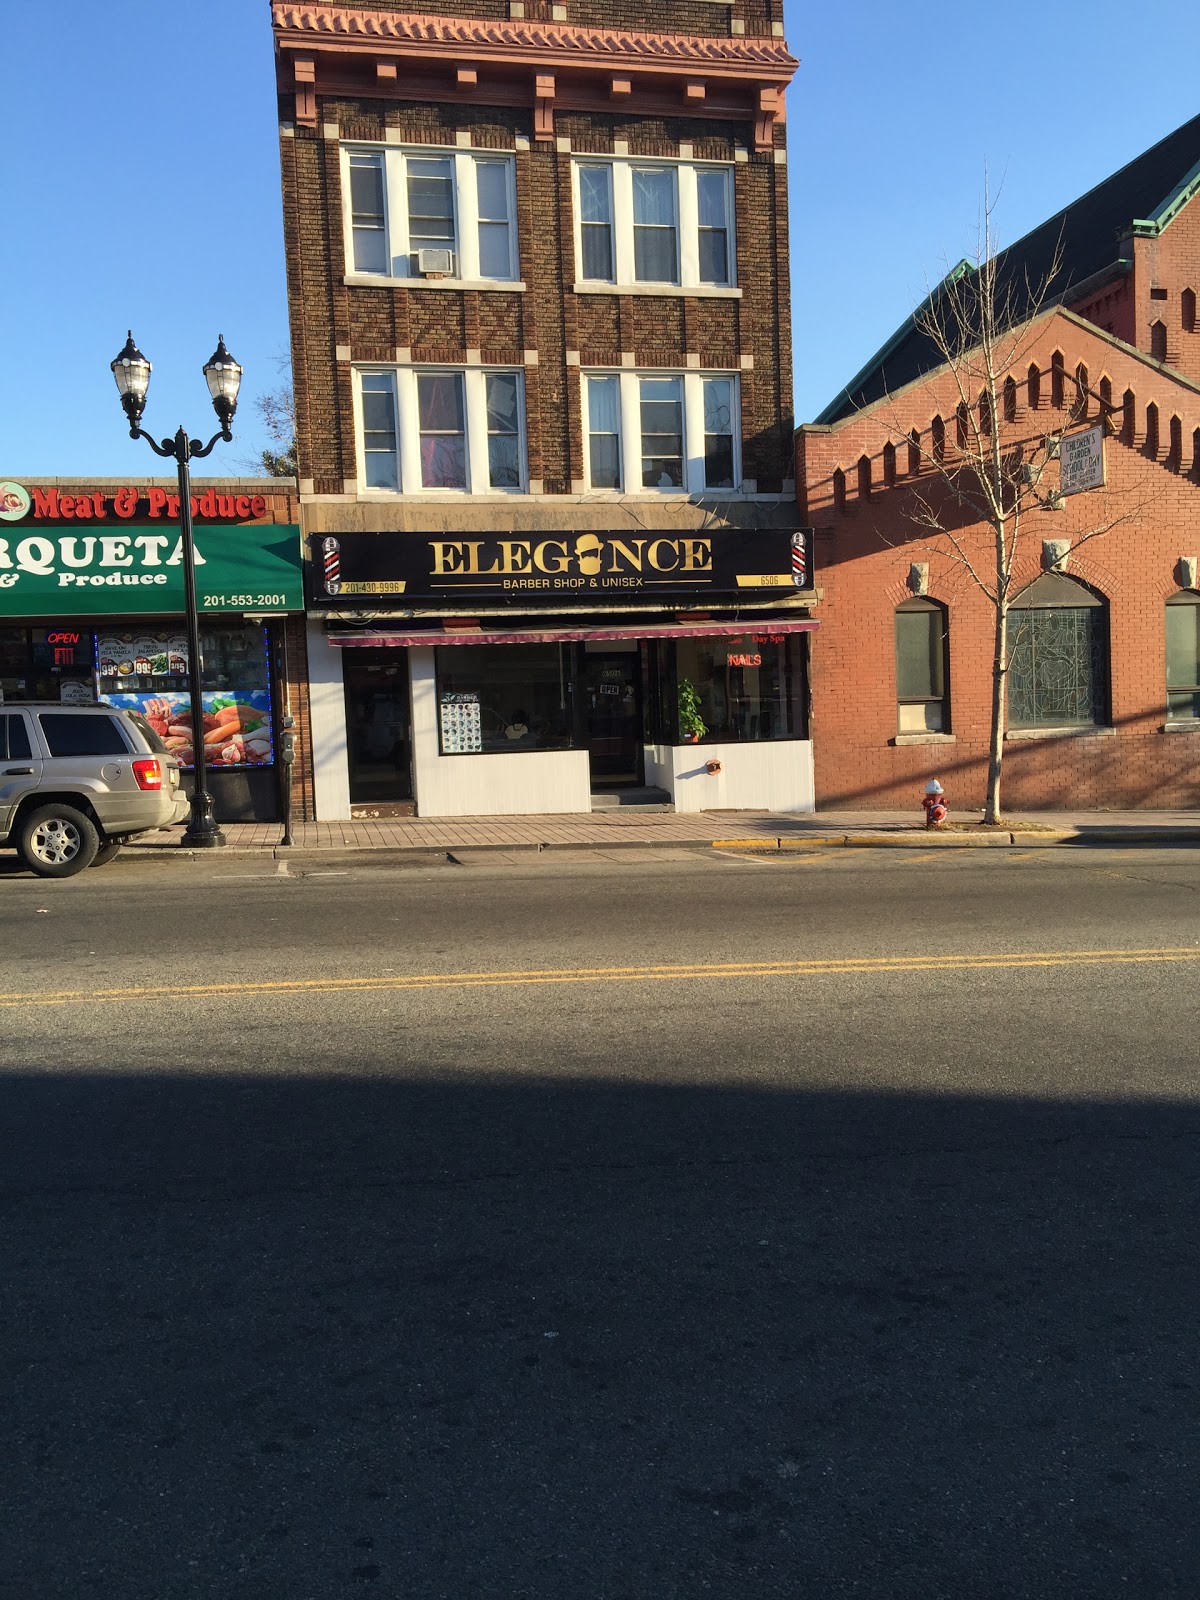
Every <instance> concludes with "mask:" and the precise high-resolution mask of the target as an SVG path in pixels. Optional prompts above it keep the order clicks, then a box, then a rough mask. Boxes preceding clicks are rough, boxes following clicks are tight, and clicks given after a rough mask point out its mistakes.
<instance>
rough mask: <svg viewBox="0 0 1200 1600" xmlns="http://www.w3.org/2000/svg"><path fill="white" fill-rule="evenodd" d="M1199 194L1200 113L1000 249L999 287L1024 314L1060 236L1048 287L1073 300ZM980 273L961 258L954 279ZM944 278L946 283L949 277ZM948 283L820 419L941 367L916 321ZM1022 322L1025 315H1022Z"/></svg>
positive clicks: (833, 417) (1055, 295) (1053, 297)
mask: <svg viewBox="0 0 1200 1600" xmlns="http://www.w3.org/2000/svg"><path fill="white" fill-rule="evenodd" d="M1197 192H1200V116H1197V117H1193V118H1192V120H1191V121H1190V122H1185V123H1184V124H1183V126H1182V127H1181V128H1176V130H1175V132H1174V133H1170V134H1168V135H1167V137H1166V138H1165V139H1160V140H1159V142H1158V143H1157V144H1156V145H1151V147H1150V149H1149V150H1146V151H1143V153H1142V154H1141V155H1140V156H1137V157H1136V158H1135V159H1134V160H1133V161H1131V162H1130V163H1129V165H1128V166H1125V167H1122V168H1121V170H1120V171H1119V172H1114V173H1113V175H1112V177H1111V178H1105V180H1104V182H1103V183H1099V184H1097V185H1096V187H1095V188H1094V189H1091V190H1089V191H1088V193H1087V194H1085V195H1083V196H1082V197H1081V198H1080V199H1078V200H1073V201H1072V202H1071V204H1070V205H1069V206H1066V207H1064V209H1063V210H1062V211H1059V212H1057V213H1056V214H1055V215H1054V216H1052V217H1050V218H1048V219H1047V221H1045V222H1043V223H1041V224H1040V225H1039V226H1038V227H1036V228H1034V229H1033V231H1032V232H1031V233H1027V234H1026V235H1025V237H1024V238H1023V239H1018V240H1017V242H1016V243H1015V244H1011V245H1009V246H1008V248H1007V249H1006V250H1002V251H1001V252H1000V254H999V255H998V256H997V258H996V264H997V290H998V292H999V293H1000V294H1003V293H1004V291H1005V289H1006V288H1011V291H1012V294H1013V299H1014V304H1015V308H1016V309H1017V310H1018V312H1019V311H1020V309H1021V306H1022V302H1024V304H1025V306H1026V307H1028V304H1029V287H1030V286H1031V285H1032V286H1033V287H1034V288H1035V289H1036V287H1037V286H1038V285H1039V284H1041V283H1043V282H1044V280H1045V278H1046V275H1047V273H1048V272H1049V270H1050V267H1051V265H1052V263H1053V261H1054V255H1055V250H1056V248H1057V247H1058V244H1059V241H1060V239H1061V241H1062V251H1063V266H1062V270H1061V272H1060V273H1059V275H1058V277H1057V278H1056V279H1055V281H1054V284H1053V285H1052V286H1051V288H1050V296H1049V302H1048V303H1050V302H1053V301H1061V300H1063V299H1070V298H1071V297H1072V294H1073V293H1078V292H1079V290H1080V289H1081V288H1083V286H1085V285H1086V284H1087V283H1088V281H1089V280H1090V279H1093V278H1101V277H1103V276H1104V275H1105V274H1106V272H1117V271H1126V270H1128V261H1127V259H1126V260H1124V261H1123V258H1122V251H1121V244H1122V241H1123V240H1128V238H1129V236H1130V235H1131V234H1134V233H1137V234H1150V235H1153V234H1156V233H1159V232H1161V231H1162V229H1163V228H1165V227H1166V226H1167V224H1168V223H1169V222H1170V221H1171V220H1172V218H1173V217H1174V216H1175V215H1176V214H1177V213H1178V212H1179V210H1180V209H1181V208H1182V207H1183V206H1184V205H1185V204H1186V203H1187V201H1188V200H1189V199H1191V197H1192V195H1193V194H1196V193H1197ZM973 271H974V267H973V265H972V263H971V262H969V261H960V262H959V264H958V266H956V267H955V268H954V269H953V271H952V272H951V273H950V274H949V275H948V279H957V278H960V277H962V276H963V274H964V273H970V272H973ZM948 279H944V280H943V283H945V282H946V281H948ZM941 289H942V284H939V285H938V287H937V288H936V289H934V291H933V293H932V295H931V296H930V297H929V299H928V300H926V301H925V302H924V305H923V306H921V307H918V308H917V311H915V312H914V313H913V315H912V316H910V317H909V318H908V319H907V321H905V322H904V323H903V324H902V325H901V326H900V327H899V328H897V330H896V332H895V333H894V334H893V335H892V337H891V338H890V339H889V340H888V341H887V343H886V344H885V345H884V346H883V348H882V349H881V350H878V351H876V353H875V354H874V355H873V356H872V357H871V359H870V361H868V362H867V364H866V366H865V367H864V368H863V369H862V371H861V372H859V373H857V374H856V375H855V376H854V377H853V378H852V379H851V380H850V382H849V383H848V384H847V385H846V387H845V388H844V389H843V390H842V392H841V394H839V395H838V396H837V398H836V399H835V400H833V401H832V402H831V403H830V404H829V405H827V406H826V407H825V409H824V411H822V412H821V414H820V416H819V417H817V419H816V420H817V422H819V423H831V422H840V421H842V420H843V419H844V418H846V417H849V416H852V415H853V414H854V412H856V411H858V410H861V408H862V407H863V406H869V405H872V404H874V402H875V401H877V400H882V399H883V398H884V396H885V395H888V394H895V393H896V391H897V390H898V389H901V388H903V386H904V385H905V384H906V383H911V382H912V381H913V380H914V379H915V378H919V377H921V375H922V374H923V373H926V372H932V371H933V370H934V368H936V367H939V366H941V365H942V360H941V357H940V356H939V355H938V353H937V350H936V348H935V346H934V344H933V342H932V341H931V340H930V339H929V337H928V336H927V335H926V334H923V333H921V332H920V331H918V329H917V327H916V326H915V322H916V319H917V318H918V317H919V315H920V313H921V311H922V310H924V309H925V307H927V306H929V305H930V304H931V302H932V303H936V301H937V298H938V296H939V294H940V292H941ZM1018 320H1019V318H1018Z"/></svg>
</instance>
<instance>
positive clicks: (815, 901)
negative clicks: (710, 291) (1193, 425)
mask: <svg viewBox="0 0 1200 1600" xmlns="http://www.w3.org/2000/svg"><path fill="white" fill-rule="evenodd" d="M1198 894H1200V852H1197V851H1195V850H1186V849H1179V850H1174V851H1171V850H1148V849H1147V850H1126V851H1116V850H1099V849H1092V850H1078V851H1073V850H1031V851H1021V850H1011V851H1010V850H988V851H978V852H967V851H961V852H934V851H929V850H924V851H918V850H912V851H907V850H891V851H871V852H858V851H849V850H841V851H829V852H824V853H819V852H813V853H812V854H809V855H804V854H797V855H793V856H789V857H786V858H783V859H773V858H772V859H768V858H763V859H758V858H754V859H746V858H738V857H733V856H725V855H721V854H719V853H715V852H714V853H711V854H710V853H709V852H698V851H691V850H686V851H685V850H679V851H655V852H650V851H614V852H611V853H610V854H607V855H605V854H603V853H600V852H580V853H579V854H578V855H574V854H573V855H567V854H565V853H554V854H545V855H543V856H540V857H538V856H520V857H513V858H505V857H497V856H494V855H478V856H465V857H463V858H462V861H461V863H460V864H445V865H437V866H429V865H414V864H411V863H408V864H405V863H403V862H399V861H397V860H396V859H395V858H394V857H390V856H389V857H380V856H377V855H376V856H371V855H359V856H349V855H346V854H344V853H342V854H338V855H330V856H326V857H308V856H304V857H298V858H296V859H295V860H294V861H293V862H292V863H290V864H289V870H288V871H287V872H286V873H279V872H277V871H276V868H275V863H274V862H272V861H264V862H259V861H258V860H257V859H255V858H251V857H245V856H238V857H228V856H226V857H222V858H219V859H206V860H201V861H199V862H196V863H192V864H188V863H184V862H180V861H175V860H154V861H149V862H146V861H136V860H130V859H127V858H126V857H122V858H120V859H118V860H117V861H116V862H115V863H113V864H112V865H110V866H108V867H104V868H101V869H97V870H95V871H91V872H88V873H86V874H84V875H83V876H81V877H80V878H77V879H74V880H71V881H69V882H66V883H45V882H42V881H38V880H35V879H32V878H28V877H26V876H24V875H21V874H19V873H18V872H17V871H16V869H15V865H13V864H12V863H5V865H4V866H2V867H0V952H2V954H0V1012H2V1017H3V1021H2V1025H0V1070H2V1072H3V1077H2V1078H0V1085H2V1089H0V1095H2V1098H0V1107H2V1113H0V1116H2V1123H0V1125H2V1126H3V1129H4V1140H3V1150H4V1162H3V1168H2V1170H0V1202H2V1205H3V1218H2V1224H3V1225H2V1231H0V1239H2V1241H3V1243H2V1246H0V1250H2V1258H0V1265H2V1269H3V1278H2V1281H3V1284H4V1315H3V1321H2V1323H0V1326H2V1327H3V1336H2V1338H3V1363H2V1366H0V1371H2V1372H3V1374H4V1390H5V1401H4V1404H3V1405H2V1406H0V1527H3V1529H4V1533H3V1535H2V1536H0V1595H3V1596H4V1597H5V1600H7V1597H9V1596H12V1597H14V1600H16V1597H20V1600H42V1597H51V1596H52V1597H58V1596H64V1597H66V1596H70V1597H73V1600H74V1597H79V1596H84V1597H86V1596H90V1595H96V1596H103V1597H104V1600H284V1597H286V1600H327V1597H337V1596H342V1595H363V1594H367V1595H369V1594H375V1595H379V1596H389V1597H390V1596H396V1597H403V1600H443V1597H444V1600H468V1597H487V1600H493V1597H495V1600H646V1597H651V1596H653V1597H655V1600H692V1597H700V1596H728V1597H731V1600H732V1597H741V1596H745V1597H748V1600H750V1597H753V1600H758V1597H776V1596H797V1597H801V1596H802V1597H809V1596H814V1597H825V1596H831V1597H833V1596H858V1597H868V1596H869V1597H876V1596H878V1597H889V1600H890V1597H895V1600H909V1597H911V1600H938V1597H943V1596H944V1597H947V1600H951V1597H952V1600H962V1597H964V1596H971V1597H976V1596H980V1597H989V1600H990V1597H993V1596H996V1597H1018V1596H1020V1597H1024V1596H1030V1597H1034V1596H1036V1597H1039V1600H1040V1597H1044V1596H1054V1597H1056V1600H1072V1597H1076V1596H1078V1597H1085V1596H1086V1597H1108V1596H1114V1595H1121V1596H1134V1597H1139V1600H1141V1597H1147V1600H1148V1597H1167V1596H1170V1597H1176V1596H1178V1597H1188V1600H1193V1597H1194V1596H1195V1595H1196V1594H1197V1593H1198V1592H1200V1526H1198V1523H1197V1518H1196V1515H1195V1499H1196V1483H1197V1460H1198V1459H1200V1449H1198V1447H1200V1372H1197V1363H1196V1345H1197V1340H1196V1333H1195V1326H1196V1322H1197V1314H1198V1313H1197V1307H1198V1306H1200V1293H1198V1290H1200V1283H1198V1281H1197V1279H1198V1272H1197V1201H1196V1196H1197V1180H1198V1178H1200V1160H1198V1137H1197V1136H1198V1134H1200V1089H1198V1078H1200V1073H1198V1070H1197V1069H1198V1065H1200V1063H1198V1052H1197V1047H1196V1033H1197V1030H1196V1016H1197V1007H1196V1002H1195V998H1194V997H1195V994H1196V987H1197V980H1198V978H1200V899H1198Z"/></svg>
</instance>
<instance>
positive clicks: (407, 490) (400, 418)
mask: <svg viewBox="0 0 1200 1600" xmlns="http://www.w3.org/2000/svg"><path fill="white" fill-rule="evenodd" d="M423 373H432V374H436V375H439V376H440V375H453V376H459V377H461V378H462V380H463V410H464V422H465V426H466V458H467V461H466V465H467V471H466V479H467V486H466V488H465V489H434V488H426V487H425V485H424V484H423V483H422V482H421V425H420V413H419V409H418V405H417V378H418V376H419V375H421V374H423ZM497 373H503V374H504V376H505V377H515V378H516V380H517V466H518V471H519V473H520V484H519V486H518V487H516V488H512V489H505V488H493V487H492V484H491V483H490V481H489V478H490V463H489V455H488V425H487V383H486V379H487V378H488V377H489V376H492V375H494V374H497ZM367 374H370V375H372V376H379V375H380V374H383V375H386V376H389V377H390V378H391V380H392V396H393V403H394V405H395V408H396V445H397V454H398V457H399V473H398V475H399V481H400V487H399V489H398V490H397V489H376V488H369V487H368V485H367V472H366V467H367V462H366V449H365V442H364V437H363V406H362V380H363V378H364V376H366V375H367ZM354 440H355V452H356V456H357V461H358V492H359V493H360V494H363V495H370V496H372V497H374V496H379V497H381V498H384V499H394V498H395V497H396V495H397V494H402V495H405V496H407V497H408V498H416V497H417V496H433V497H434V498H436V499H439V500H441V499H447V498H449V499H455V498H457V499H462V498H463V497H464V496H466V495H471V496H472V497H479V496H485V495H488V496H492V497H494V498H501V499H507V498H509V497H510V496H512V495H515V494H528V493H529V454H528V449H527V446H526V429H525V374H524V372H523V371H522V370H521V368H520V367H502V366H494V365H489V366H486V367H485V366H478V367H454V366H429V365H424V364H423V365H421V366H413V367H396V366H387V365H381V364H379V363H377V362H372V363H370V364H364V365H362V366H356V367H355V368H354Z"/></svg>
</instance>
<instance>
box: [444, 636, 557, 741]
mask: <svg viewBox="0 0 1200 1600" xmlns="http://www.w3.org/2000/svg"><path fill="white" fill-rule="evenodd" d="M570 681H571V665H570V661H569V660H568V659H567V658H566V657H565V656H564V653H563V647H562V646H561V645H556V644H537V645H450V646H445V647H441V648H439V649H438V652H437V697H438V732H439V737H440V741H441V752H442V754H443V755H444V756H453V755H480V754H482V755H494V754H496V753H498V752H504V753H505V754H506V755H511V754H513V753H516V752H520V751H523V750H570V749H571V748H572V746H573V744H574V740H573V737H572V731H571V723H572V716H571V697H570Z"/></svg>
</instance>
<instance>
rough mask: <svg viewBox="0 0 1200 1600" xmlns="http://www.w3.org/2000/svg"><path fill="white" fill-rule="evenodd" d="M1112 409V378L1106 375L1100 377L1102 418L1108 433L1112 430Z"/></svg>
mask: <svg viewBox="0 0 1200 1600" xmlns="http://www.w3.org/2000/svg"><path fill="white" fill-rule="evenodd" d="M1112 409H1113V403H1112V379H1111V378H1110V377H1108V376H1105V377H1103V378H1101V379H1100V420H1101V421H1102V422H1103V423H1104V431H1105V433H1106V434H1107V433H1111V432H1112Z"/></svg>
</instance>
